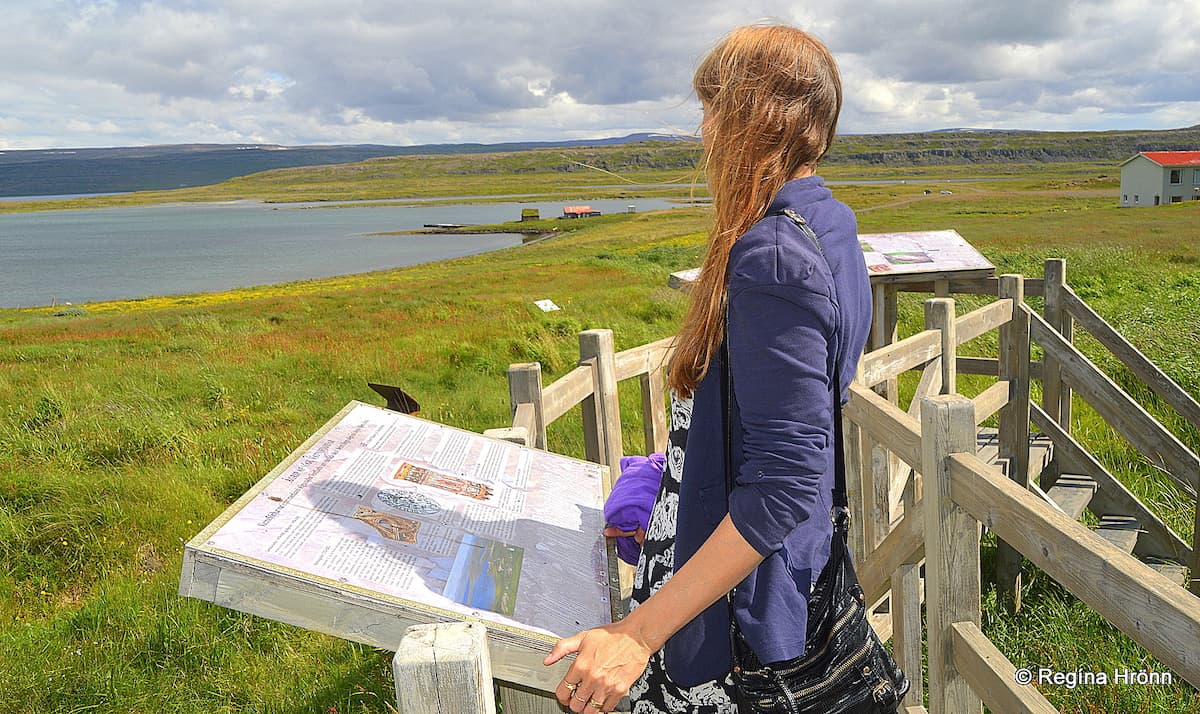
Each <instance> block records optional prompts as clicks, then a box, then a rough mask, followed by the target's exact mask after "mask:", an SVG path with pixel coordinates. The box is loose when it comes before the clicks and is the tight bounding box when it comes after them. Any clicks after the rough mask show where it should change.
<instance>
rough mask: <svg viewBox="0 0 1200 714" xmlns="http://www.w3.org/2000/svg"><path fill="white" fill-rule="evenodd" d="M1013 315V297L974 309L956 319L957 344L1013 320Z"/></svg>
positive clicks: (968, 340)
mask: <svg viewBox="0 0 1200 714" xmlns="http://www.w3.org/2000/svg"><path fill="white" fill-rule="evenodd" d="M1012 316H1013V300H1012V298H1003V299H1000V300H997V301H996V302H994V303H991V304H990V305H984V306H983V307H981V308H979V309H977V310H972V311H971V312H968V313H967V314H965V315H963V316H962V317H960V318H958V319H956V320H955V321H954V322H955V327H956V329H957V332H958V338H957V339H958V341H957V342H956V343H955V344H959V345H961V344H963V343H964V342H970V341H971V340H973V339H975V338H976V337H979V336H980V335H983V334H986V333H988V332H991V331H992V330H995V329H997V328H999V327H1000V326H1001V325H1003V324H1004V323H1006V322H1008V321H1009V320H1011V319H1012Z"/></svg>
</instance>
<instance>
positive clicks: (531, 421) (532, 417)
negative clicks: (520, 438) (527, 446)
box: [512, 402, 537, 447]
mask: <svg viewBox="0 0 1200 714" xmlns="http://www.w3.org/2000/svg"><path fill="white" fill-rule="evenodd" d="M512 422H513V428H514V429H524V430H525V433H526V434H533V433H535V432H536V431H537V410H536V409H535V408H534V405H533V404H530V403H529V402H525V403H524V404H517V405H516V406H515V408H514V409H513V420H512ZM535 438H536V437H535ZM533 446H535V447H536V446H537V442H536V441H535V442H534V444H533Z"/></svg>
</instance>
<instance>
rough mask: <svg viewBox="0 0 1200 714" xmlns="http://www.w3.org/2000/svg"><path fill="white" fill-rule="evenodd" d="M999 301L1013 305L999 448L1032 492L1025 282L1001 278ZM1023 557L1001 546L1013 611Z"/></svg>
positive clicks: (1003, 583) (1006, 336) (999, 577)
mask: <svg viewBox="0 0 1200 714" xmlns="http://www.w3.org/2000/svg"><path fill="white" fill-rule="evenodd" d="M1000 298H1001V299H1005V298H1011V299H1012V301H1013V316H1012V319H1011V320H1009V321H1008V322H1006V323H1005V324H1003V325H1001V326H1000V365H999V366H1000V379H1002V380H1007V381H1008V383H1009V391H1008V395H1009V396H1008V403H1007V404H1005V405H1004V406H1003V407H1001V408H1000V432H999V435H998V442H997V446H998V448H999V459H1000V462H1001V463H1004V464H1007V466H1008V477H1009V478H1010V479H1012V480H1013V481H1016V482H1017V483H1018V484H1020V485H1021V487H1022V488H1024V489H1026V490H1028V488H1029V314H1028V313H1027V312H1025V310H1024V309H1022V308H1023V307H1024V301H1025V279H1024V278H1023V277H1022V276H1020V275H1001V276H1000ZM1021 560H1022V558H1021V554H1020V553H1018V552H1017V551H1016V550H1015V549H1013V548H1012V547H1011V546H1009V545H1008V544H1007V543H1004V542H1001V543H999V544H998V548H997V553H996V587H997V589H998V591H999V592H1000V593H1001V594H1005V593H1007V594H1009V595H1011V596H1012V605H1013V611H1014V612H1018V611H1020V609H1021Z"/></svg>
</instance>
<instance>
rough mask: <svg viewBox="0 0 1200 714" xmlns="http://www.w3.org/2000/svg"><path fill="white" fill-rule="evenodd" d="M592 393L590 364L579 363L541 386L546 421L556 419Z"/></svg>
mask: <svg viewBox="0 0 1200 714" xmlns="http://www.w3.org/2000/svg"><path fill="white" fill-rule="evenodd" d="M591 395H592V365H591V364H581V365H579V366H578V367H576V368H575V369H573V370H571V371H570V372H567V373H566V374H564V375H563V376H561V377H559V378H558V379H556V380H554V382H553V383H552V384H549V385H547V386H545V387H543V388H542V401H543V406H542V413H543V414H544V415H545V419H546V423H547V424H549V423H550V422H552V421H554V420H555V419H558V418H559V417H561V416H562V415H563V414H566V413H567V412H568V411H569V410H571V409H572V408H574V407H575V406H577V405H578V404H579V403H580V402H582V401H583V400H584V399H587V398H588V397H590V396H591Z"/></svg>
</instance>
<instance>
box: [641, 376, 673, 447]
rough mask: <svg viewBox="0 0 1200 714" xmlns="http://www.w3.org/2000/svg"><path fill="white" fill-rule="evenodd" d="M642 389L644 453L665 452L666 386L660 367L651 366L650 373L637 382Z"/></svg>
mask: <svg viewBox="0 0 1200 714" xmlns="http://www.w3.org/2000/svg"><path fill="white" fill-rule="evenodd" d="M638 381H639V382H640V384H641V387H642V434H643V435H645V438H646V453H647V454H652V453H654V452H656V451H661V452H666V450H667V435H668V434H669V433H670V432H669V431H668V428H667V400H666V392H667V385H666V381H665V380H664V379H663V370H662V367H661V366H651V367H650V371H649V372H647V373H645V374H643V375H641V377H640V378H639V380H638Z"/></svg>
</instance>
